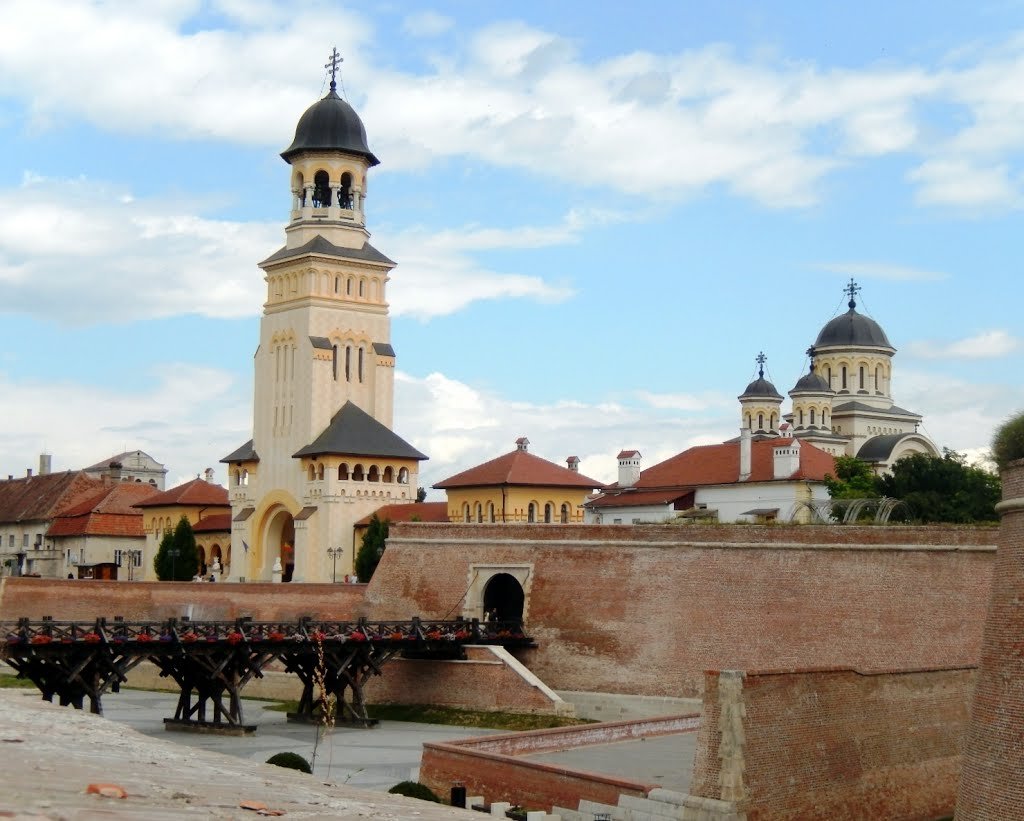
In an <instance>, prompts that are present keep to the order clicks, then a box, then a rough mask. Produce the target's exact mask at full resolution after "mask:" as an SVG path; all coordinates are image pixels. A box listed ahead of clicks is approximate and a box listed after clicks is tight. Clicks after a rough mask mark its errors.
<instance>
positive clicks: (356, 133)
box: [281, 80, 380, 166]
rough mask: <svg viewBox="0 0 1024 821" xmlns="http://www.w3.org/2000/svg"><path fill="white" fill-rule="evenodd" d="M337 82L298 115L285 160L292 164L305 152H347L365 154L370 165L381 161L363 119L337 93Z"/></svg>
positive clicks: (283, 153)
mask: <svg viewBox="0 0 1024 821" xmlns="http://www.w3.org/2000/svg"><path fill="white" fill-rule="evenodd" d="M335 85H336V84H335V82H334V81H333V80H332V81H331V90H330V91H329V92H327V96H325V97H324V98H323V99H322V100H318V101H317V102H315V103H313V105H311V106H310V107H309V108H307V109H306V111H305V113H304V114H303V115H302V116H301V117H299V123H298V125H296V126H295V139H294V140H292V144H291V145H290V146H288V148H287V149H286V150H285V151H283V152H282V153H281V157H282V158H283V159H284V160H285V161H286V162H288V163H290V162H291V161H292V158H293V157H295V156H296V155H298V154H300V153H302V152H303V151H344V152H345V153H348V154H357V155H359V156H360V157H365V158H366V160H367V162H368V163H369V164H370V165H371V166H374V165H378V164H379V163H380V160H378V159H377V158H376V157H375V156H374V154H373V152H372V151H370V147H369V146H368V145H367V144H366V128H364V127H363V121H362V120H360V119H359V115H358V114H356V112H355V109H353V108H352V106H350V105H349V104H348V103H346V102H345V101H344V100H343V99H341V97H339V96H338V92H337V91H336V90H335Z"/></svg>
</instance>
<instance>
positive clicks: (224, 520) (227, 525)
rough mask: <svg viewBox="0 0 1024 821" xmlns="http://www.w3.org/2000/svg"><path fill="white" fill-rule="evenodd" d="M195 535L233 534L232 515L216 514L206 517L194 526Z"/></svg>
mask: <svg viewBox="0 0 1024 821" xmlns="http://www.w3.org/2000/svg"><path fill="white" fill-rule="evenodd" d="M192 532H193V533H230V532H231V514H230V513H214V514H213V515H212V516H204V517H203V518H202V519H200V520H199V521H198V522H196V523H195V524H194V525H192Z"/></svg>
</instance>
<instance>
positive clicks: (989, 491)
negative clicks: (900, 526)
mask: <svg viewBox="0 0 1024 821" xmlns="http://www.w3.org/2000/svg"><path fill="white" fill-rule="evenodd" d="M878 487H879V490H881V492H882V494H883V495H885V496H891V497H893V498H895V499H900V500H901V501H902V502H903V503H904V504H905V505H906V506H907V508H908V509H909V511H910V513H911V515H913V516H914V518H916V519H919V520H920V521H922V522H958V523H969V522H989V521H995V519H996V512H995V505H996V502H998V501H999V497H1000V495H1001V493H1002V489H1001V486H1000V482H999V477H998V476H997V475H995V474H994V473H991V472H990V471H987V470H985V469H984V468H980V467H976V466H974V465H968V464H967V459H966V457H965V456H964V455H963V454H962V453H957V452H956V451H954V450H950V449H949V448H944V449H943V451H942V456H929V455H928V454H925V453H914V454H911V455H910V456H905V457H903V458H902V459H900V460H899V461H898V462H896V464H894V465H893V466H892V470H891V472H890V473H889V474H888V475H885V476H881V477H879V480H878Z"/></svg>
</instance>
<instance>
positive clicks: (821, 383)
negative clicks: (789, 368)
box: [790, 370, 832, 393]
mask: <svg viewBox="0 0 1024 821" xmlns="http://www.w3.org/2000/svg"><path fill="white" fill-rule="evenodd" d="M798 391H814V392H815V393H825V392H826V391H827V392H828V393H831V392H832V388H831V387H829V384H828V382H827V381H826V380H825V377H823V376H821V375H820V374H819V373H818V372H817V371H813V370H812V371H810V372H809V373H806V374H804V375H803V376H801V377H800V378H799V379H798V380H797V382H796V384H795V385H794V386H793V390H791V391H790V393H797V392H798Z"/></svg>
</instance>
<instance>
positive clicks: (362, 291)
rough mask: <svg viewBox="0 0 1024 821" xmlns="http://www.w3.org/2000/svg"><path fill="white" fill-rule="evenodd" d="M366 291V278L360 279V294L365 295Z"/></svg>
mask: <svg viewBox="0 0 1024 821" xmlns="http://www.w3.org/2000/svg"><path fill="white" fill-rule="evenodd" d="M365 292H366V280H364V279H361V280H359V296H363V295H364V294H365Z"/></svg>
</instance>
